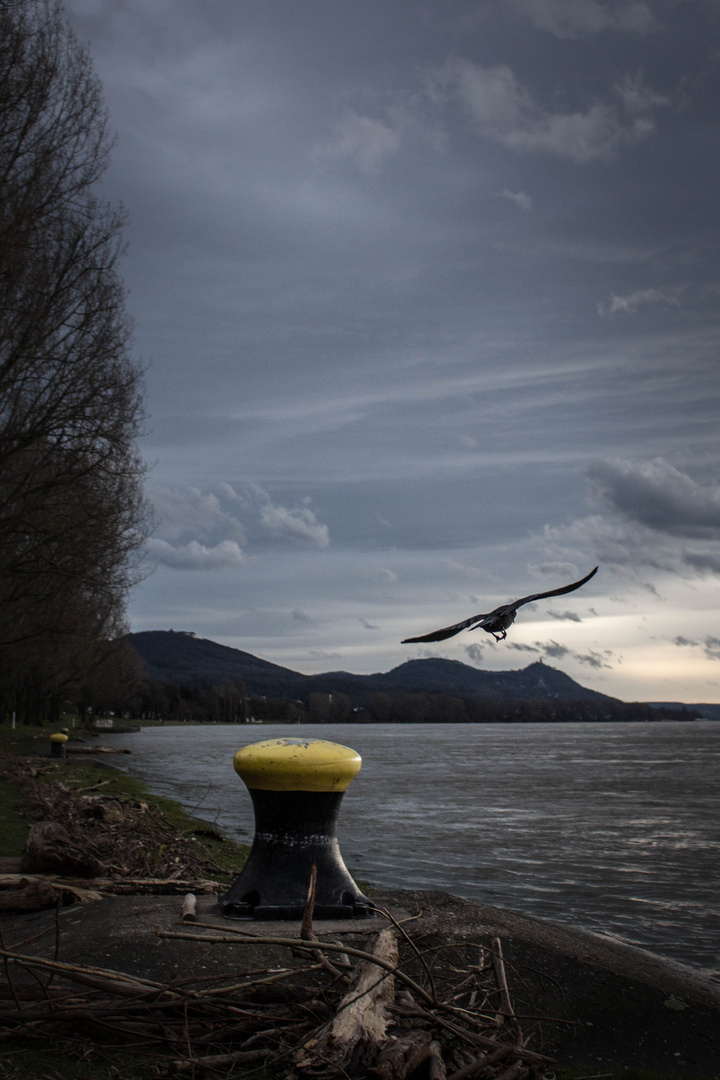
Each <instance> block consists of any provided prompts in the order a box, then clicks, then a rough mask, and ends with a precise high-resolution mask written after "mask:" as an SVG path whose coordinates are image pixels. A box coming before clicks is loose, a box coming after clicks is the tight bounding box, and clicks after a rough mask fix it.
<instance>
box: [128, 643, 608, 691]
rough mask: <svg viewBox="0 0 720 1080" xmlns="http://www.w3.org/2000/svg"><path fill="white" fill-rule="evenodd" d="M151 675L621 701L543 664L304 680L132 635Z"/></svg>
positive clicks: (236, 653) (230, 652) (268, 686)
mask: <svg viewBox="0 0 720 1080" xmlns="http://www.w3.org/2000/svg"><path fill="white" fill-rule="evenodd" d="M127 640H128V641H129V642H130V643H131V644H132V645H133V646H134V648H135V650H136V651H137V653H138V655H139V657H140V659H141V660H142V662H143V664H144V666H145V668H146V671H147V673H148V676H149V677H150V678H151V679H153V680H155V681H157V682H165V683H170V684H173V685H176V686H177V685H193V686H199V687H202V688H206V689H209V688H210V687H212V686H216V685H219V684H221V683H222V682H226V681H230V682H237V681H242V682H244V683H245V685H246V688H247V691H248V693H251V694H260V695H265V696H273V697H283V698H299V697H301V696H307V695H308V694H310V693H317V692H320V693H345V694H347V695H348V696H349V697H350V698H351V699H352V701H353V703H354V704H363V703H364V702H366V701H367V700H368V699H369V698H370V697H371V696H372V695H373V694H376V693H379V692H382V691H386V692H390V691H392V692H404V693H438V694H451V695H457V696H469V697H486V698H491V697H492V698H544V699H549V700H571V699H590V700H593V701H598V702H599V701H607V702H611V701H617V700H618V699H617V698H612V697H610V696H609V695H607V694H602V693H600V692H599V691H597V690H591V689H589V688H588V687H584V686H582V685H581V684H580V683H577V682H575V680H574V679H572V678H571V677H570V676H569V675H566V674H565V672H563V671H560V670H559V669H557V668H553V667H551V666H550V665H548V664H545V663H543V662H542V661H540V660H536V661H534V662H533V663H532V664H529V665H528V666H527V667H526V668H520V669H509V670H506V671H486V670H484V669H481V668H475V667H471V666H470V665H469V664H464V663H463V662H462V661H460V660H450V659H446V658H444V657H440V656H437V657H428V658H426V659H411V660H405V661H404V662H403V663H402V664H399V665H398V666H397V667H395V668H392V669H391V670H390V671H387V672H376V673H373V674H371V675H355V674H353V673H352V672H348V671H330V672H323V673H321V674H318V675H303V674H302V673H301V672H298V671H293V670H292V669H291V668H285V667H282V666H281V665H279V664H274V663H272V662H271V661H269V660H263V659H262V658H261V657H258V656H254V655H253V654H252V653H248V652H244V651H242V650H241V649H234V648H232V647H231V646H229V645H221V644H219V643H218V642H215V641H212V640H211V639H209V638H199V637H197V635H195V634H193V633H190V632H187V631H176V630H145V631H140V632H138V633H134V634H128V636H127Z"/></svg>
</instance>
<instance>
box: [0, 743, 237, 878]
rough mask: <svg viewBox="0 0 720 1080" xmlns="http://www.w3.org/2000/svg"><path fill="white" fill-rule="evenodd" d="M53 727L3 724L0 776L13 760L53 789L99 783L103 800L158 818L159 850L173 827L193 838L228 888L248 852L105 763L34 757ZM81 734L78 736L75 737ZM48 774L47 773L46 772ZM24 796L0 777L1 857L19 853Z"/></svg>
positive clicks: (22, 842) (26, 821) (24, 819)
mask: <svg viewBox="0 0 720 1080" xmlns="http://www.w3.org/2000/svg"><path fill="white" fill-rule="evenodd" d="M53 730H56V729H55V728H46V729H44V728H27V727H23V728H17V729H16V730H15V731H13V730H12V728H11V727H10V726H9V725H7V724H5V725H1V724H0V773H2V772H5V771H6V770H8V769H11V768H12V765H13V762H14V759H15V760H16V759H17V758H18V757H20V758H24V759H26V760H25V764H27V758H28V757H29V758H31V759H33V760H32V764H33V765H34V766H35V767H36V768H38V769H39V770H42V774H41V775H40V776H38V780H39V781H40V782H41V783H42V784H47V785H52V784H56V783H58V782H60V783H62V784H64V785H65V786H66V787H69V788H71V789H84V788H92V787H94V786H95V785H96V784H101V783H102V787H100V788H99V789H98V790H99V792H101V793H102V794H104V795H107V796H110V797H112V798H118V799H120V800H123V799H127V800H133V801H135V802H143V803H146V804H147V805H148V807H150V810H151V811H152V812H153V813H154V814H155V815H157V816H158V817H161V818H162V821H163V823H164V824H163V827H160V826H158V831H157V843H158V845H163V844H164V843H165V842H166V840H167V827H168V826H172V828H173V829H175V830H176V831H177V832H178V833H180V834H182V835H183V836H187V837H193V838H194V840H195V841H196V846H197V847H201V848H202V849H204V850H205V851H206V852H207V854H208V855H209V856H210V858H211V859H212V861H213V862H214V863H215V864H216V866H217V868H218V873H217V874H216V875H215V877H216V878H217V880H218V881H221V882H223V883H225V880H226V879H227V883H228V884H229V883H230V882H231V881H232V880H233V879H234V878H235V877H236V876H237V874H238V873H239V871H240V869H241V868H242V866H243V865H244V863H245V860H246V858H247V854H248V851H249V847H248V846H247V845H245V844H238V843H236V842H235V841H234V840H231V839H228V838H226V837H224V836H223V834H222V833H221V832H220V830H219V829H217V828H215V826H213V825H212V824H209V823H208V822H206V821H202V820H201V819H199V818H194V817H192V816H191V815H190V814H188V813H187V811H186V810H185V809H184V808H183V807H182V806H181V805H180V804H179V803H176V802H173V801H172V800H171V799H166V798H163V797H162V796H160V795H152V794H150V793H149V792H148V790H147V788H146V787H145V785H144V784H143V783H142V781H140V780H137V779H136V778H135V777H133V776H128V775H127V773H124V772H121V771H120V770H119V769H116V768H113V767H112V766H111V765H109V764H108V763H107V762H105V761H104V760H103V761H98V762H94V761H88V760H87V759H86V758H83V759H82V760H81V759H80V758H81V756H79V757H78V759H77V760H75V759H73V758H72V757H70V758H67V759H66V760H64V761H57V760H52V759H50V758H48V757H39V756H38V755H39V754H42V753H43V751H46V750H47V747H48V745H49V737H50V734H51V733H52V731H53ZM78 734H80V733H78ZM46 770H47V771H46ZM22 800H23V792H22V787H21V785H20V783H19V782H17V781H15V780H14V779H13V778H12V777H10V778H7V777H3V776H0V820H2V822H3V828H2V829H0V857H16V856H19V855H21V854H22V851H23V848H24V846H25V841H26V839H27V834H28V830H29V828H30V825H31V820H30V819H29V818H28V817H25V816H24V814H23V808H22V805H21V804H22Z"/></svg>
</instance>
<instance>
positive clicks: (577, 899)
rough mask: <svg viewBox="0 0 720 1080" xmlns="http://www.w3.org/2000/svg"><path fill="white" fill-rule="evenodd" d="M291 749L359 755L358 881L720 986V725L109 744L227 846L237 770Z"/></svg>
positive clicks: (352, 853) (241, 825)
mask: <svg viewBox="0 0 720 1080" xmlns="http://www.w3.org/2000/svg"><path fill="white" fill-rule="evenodd" d="M284 735H290V736H293V737H303V738H321V739H330V740H332V741H333V742H339V743H343V744H344V745H346V746H351V747H353V749H355V750H357V751H358V752H359V753H360V754H361V755H362V758H363V767H362V771H361V772H360V774H359V775H358V776H357V778H356V779H355V780H354V781H353V782H352V784H351V785H350V788H349V789H348V791H347V793H346V795H345V797H344V799H343V803H342V807H341V811H340V821H339V827H338V835H339V840H340V847H341V851H342V854H343V858H344V860H345V862H346V863H347V865H348V867H349V869H350V871H351V873H352V874H353V876H354V877H355V878H356V879H359V880H360V881H365V882H372V883H373V884H376V885H381V886H388V887H394V888H431V889H444V890H447V891H449V892H453V893H455V894H457V895H459V896H464V897H467V898H468V899H472V900H478V901H481V902H484V903H489V904H494V905H496V906H498V907H505V908H510V909H513V910H515V911H520V912H523V913H525V914H528V915H534V916H537V917H539V918H545V919H553V920H555V921H557V922H562V923H566V924H571V925H575V926H580V927H584V928H585V929H589V930H595V931H599V932H601V933H605V934H610V935H613V936H615V937H618V938H621V939H622V940H624V941H628V942H631V943H633V944H636V945H641V946H643V947H644V948H648V949H651V950H653V951H654V952H657V953H659V954H661V955H664V956H667V957H670V958H673V959H676V960H680V961H683V962H684V963H689V964H692V965H694V966H697V967H704V968H710V969H713V970H717V969H718V968H720V723H715V724H713V723H711V722H710V721H697V722H693V723H674V722H668V723H654V724H650V723H637V724H610V723H606V724H580V723H578V724H442V725H430V724H422V725H421V724H408V725H399V724H394V725H382V724H362V725H356V726H355V725H302V726H299V725H293V726H289V725H285V724H265V725H262V726H242V725H241V726H238V725H217V726H202V727H162V728H145V729H143V730H142V731H141V732H139V733H137V734H133V735H120V734H117V735H112V736H109V735H108V736H106V735H104V736H103V741H104V742H105V744H106V745H113V746H118V747H120V746H122V747H124V748H128V749H130V750H131V751H132V757H126V758H124V759H123V761H122V765H123V767H125V768H126V769H127V771H128V772H130V773H132V774H133V775H135V776H137V777H140V778H141V779H143V780H144V781H145V782H146V784H147V785H148V788H149V789H150V790H151V791H153V792H155V793H157V794H162V795H166V796H168V797H170V798H173V799H176V800H177V801H178V802H181V803H182V804H183V805H184V806H185V807H187V808H188V809H189V810H191V811H192V812H193V813H194V814H195V816H197V817H201V818H203V819H205V820H208V821H212V822H215V823H216V824H217V825H218V826H219V827H220V828H221V829H222V830H223V831H224V832H225V833H226V835H229V836H232V837H234V838H236V839H241V840H245V841H249V840H250V839H251V838H252V835H253V825H254V822H253V813H252V804H251V801H250V797H249V795H248V792H247V790H246V789H245V787H244V785H243V784H242V782H241V781H240V779H239V778H238V776H237V775H236V774H235V772H234V770H233V767H232V758H233V754H234V753H235V751H236V750H238V749H240V747H241V746H245V745H247V744H248V743H253V742H258V741H260V740H263V739H271V738H277V737H279V736H284Z"/></svg>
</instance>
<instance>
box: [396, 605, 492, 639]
mask: <svg viewBox="0 0 720 1080" xmlns="http://www.w3.org/2000/svg"><path fill="white" fill-rule="evenodd" d="M489 614H490V612H489V611H488V612H486V614H485V615H473V616H472V617H471V618H470V619H463V621H462V622H458V623H454V624H453V625H452V626H444V627H443V628H442V630H433V632H432V634H423V636H422V637H408V638H405V639H404V641H401V643H400V644H401V645H409V644H411V643H412V642H414V641H444V640H445V638H449V637H455V635H456V634H459V633H460V631H461V630H464V629H465V627H470V626H472V624H473V623H476V622H482V620H483V619H487V617H488V615H489Z"/></svg>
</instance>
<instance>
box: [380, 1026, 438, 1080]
mask: <svg viewBox="0 0 720 1080" xmlns="http://www.w3.org/2000/svg"><path fill="white" fill-rule="evenodd" d="M432 1043H433V1039H432V1036H431V1034H430V1032H429V1031H422V1030H419V1031H411V1032H410V1033H409V1035H404V1036H403V1038H402V1039H395V1040H393V1041H390V1040H387V1042H386V1043H385V1045H384V1046H383V1048H382V1050H381V1051H380V1053H379V1054H378V1055H377V1058H376V1059H375V1063H374V1064H373V1065H372V1066H371V1067H370V1069H369V1071H370V1072H371V1073H374V1074H375V1075H376V1076H379V1077H380V1080H405V1077H407V1076H410V1075H411V1074H412V1073H414V1072H415V1070H416V1069H418V1068H419V1067H420V1066H421V1065H422V1064H423V1062H425V1061H427V1060H428V1059H429V1058H431V1057H432V1050H431V1047H432Z"/></svg>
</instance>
